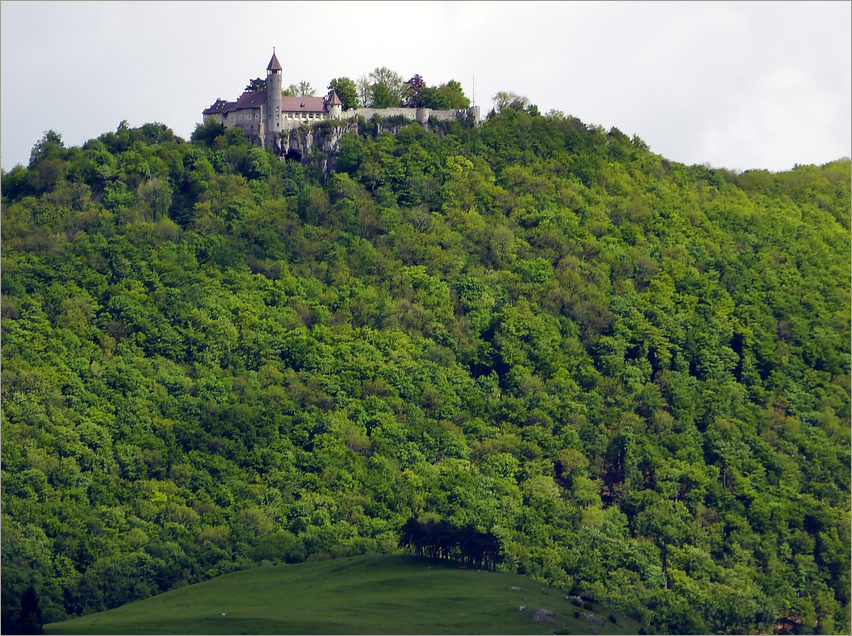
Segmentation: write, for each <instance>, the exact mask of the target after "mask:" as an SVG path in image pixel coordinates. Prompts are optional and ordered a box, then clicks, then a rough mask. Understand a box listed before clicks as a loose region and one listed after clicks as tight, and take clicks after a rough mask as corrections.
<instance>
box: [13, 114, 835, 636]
mask: <svg viewBox="0 0 852 636" xmlns="http://www.w3.org/2000/svg"><path fill="white" fill-rule="evenodd" d="M389 127H394V128H395V129H396V134H395V135H393V134H388V133H382V134H379V133H378V131H379V128H378V126H377V123H376V122H374V121H369V122H363V123H362V125H361V127H360V131H359V132H358V133H357V134H356V133H348V134H346V135H345V136H344V137H343V138H342V140H341V143H340V152H339V154H338V155H337V156H336V157H332V158H331V160H332V161H333V163H334V165H335V169H334V170H332V171H331V172H330V173H325V172H323V171H321V170H320V169H319V167H318V166H320V165H326V163H327V161H326V160H328V159H329V158H328V157H325V156H323V155H322V153H321V152H319V151H315V153H314V155H313V156H311V157H309V158H307V159H306V162H305V163H304V164H301V163H295V162H291V161H286V162H282V161H277V160H276V159H275V158H274V157H272V155H271V154H269V153H268V152H267V151H264V150H262V149H260V148H255V147H252V146H251V145H249V144H248V143H247V141H246V140H245V138H244V137H243V136H242V133H240V131H238V130H234V129H231V130H228V131H222V130H221V129H217V128H216V127H215V126H202V127H199V128H198V129H197V130H196V133H195V134H194V135H193V139H192V140H191V141H190V142H184V141H183V140H181V139H179V138H177V137H175V135H174V134H173V133H172V132H171V131H170V130H169V129H168V128H166V127H165V126H163V125H160V124H149V125H145V126H142V127H141V128H130V127H128V126H127V125H126V124H122V125H121V126H119V128H118V130H117V131H116V132H110V133H106V134H104V135H102V136H101V137H99V138H98V139H94V140H91V141H89V142H88V143H86V144H85V145H84V146H83V147H74V148H66V147H65V146H64V144H63V143H62V140H61V138H60V137H59V135H57V134H56V133H52V132H51V133H47V134H46V135H45V137H44V139H42V141H41V142H40V143H39V144H37V145H36V147H35V148H34V149H33V153H32V159H31V162H30V165H29V166H28V167H26V168H25V167H21V166H18V167H15V168H14V169H13V170H11V171H10V172H8V173H4V174H3V175H2V177H3V179H2V197H3V198H2V207H3V210H2V248H3V250H2V294H3V296H2V441H3V444H2V502H3V506H2V603H3V610H2V611H3V623H4V632H5V631H6V626H8V625H12V624H15V622H16V621H17V620H19V614H20V608H21V601H22V598H23V597H24V593H25V591H26V590H27V589H28V588H29V587H32V588H33V589H34V590H35V592H36V593H37V595H38V601H39V604H40V607H41V611H42V614H43V619H44V621H45V622H50V621H56V620H61V619H63V618H65V617H68V616H71V615H75V614H79V613H83V612H93V611H99V610H104V609H107V608H113V607H117V606H119V605H121V604H124V603H127V602H130V601H133V600H136V599H141V598H145V597H147V596H150V595H152V594H156V593H159V592H162V591H165V590H169V589H172V588H174V587H177V586H181V585H185V584H188V583H192V582H196V581H201V580H205V579H208V578H210V577H213V576H216V575H219V574H222V573H226V572H231V571H234V570H237V569H242V568H247V567H251V566H253V565H258V564H269V563H285V562H287V563H292V562H298V561H302V560H305V559H326V558H332V557H340V556H346V555H353V554H362V553H366V552H387V551H393V550H396V549H398V546H399V542H400V539H401V534H400V533H401V531H402V530H403V528H404V526H405V524H406V522H407V521H409V519H412V518H413V519H414V520H415V521H412V522H411V523H412V524H414V523H420V524H428V523H430V522H431V523H433V524H442V523H445V524H451V525H452V526H453V527H456V528H465V529H467V531H469V532H470V533H472V534H473V536H483V537H488V538H489V540H490V539H493V540H494V541H495V542H496V545H491V544H489V546H488V548H487V550H486V552H488V554H490V555H491V556H490V557H489V558H491V559H493V560H494V561H497V560H499V561H501V565H500V567H503V568H508V569H511V570H514V571H517V572H521V573H526V574H528V575H529V576H532V577H533V578H535V579H537V580H540V581H546V582H548V583H550V584H553V585H556V586H559V587H562V588H563V589H564V590H566V593H571V594H582V595H583V596H585V597H589V598H593V599H595V600H596V601H598V602H601V603H605V604H607V605H608V606H610V607H612V608H614V609H616V610H618V611H620V612H623V613H625V614H628V615H630V616H633V617H635V618H637V619H638V620H641V621H643V624H644V625H645V626H646V628H647V629H649V630H655V631H662V632H670V633H705V632H754V631H767V632H769V631H773V630H775V631H778V632H785V631H786V632H797V631H798V632H805V633H849V630H850V623H849V608H850V605H849V602H850V598H849V596H850V512H849V511H850V428H849V425H850V398H849V391H850V355H849V342H850V282H849V281H850V259H849V253H850V162H849V160H848V159H846V160H840V161H837V162H833V163H830V164H827V165H825V166H820V167H817V166H801V167H797V168H796V169H794V170H791V171H789V172H785V173H778V174H773V173H769V172H765V171H750V172H744V173H742V174H736V173H733V172H730V171H726V170H714V169H711V168H706V167H701V166H691V167H689V166H684V165H680V164H677V163H674V162H670V161H667V160H665V159H664V158H662V157H660V156H658V155H655V154H653V153H652V152H650V150H649V149H648V147H647V146H646V145H645V144H644V143H643V142H642V141H641V140H640V139H638V138H636V137H634V138H632V139H631V138H629V137H627V136H625V135H624V134H622V133H621V132H619V131H618V130H617V129H612V130H610V131H608V132H607V131H605V130H603V129H601V128H599V127H593V126H587V125H584V124H583V123H582V122H580V121H578V120H577V119H575V118H572V117H565V116H562V115H561V114H559V113H551V114H549V115H547V116H536V113H529V112H521V111H518V110H516V109H513V108H507V109H505V110H504V111H503V112H501V113H500V114H498V115H496V116H493V117H491V118H490V119H489V120H488V121H486V122H484V124H483V125H482V126H480V127H476V128H474V127H470V126H467V125H464V124H462V123H450V124H447V125H445V126H444V127H443V128H442V129H440V130H438V129H435V130H433V131H432V132H427V131H425V130H424V129H423V128H422V127H421V126H420V125H419V124H410V125H407V126H403V125H402V124H399V123H394V122H385V123H384V125H383V126H382V129H384V130H387V129H388V128H389ZM412 527H414V526H411V525H410V526H409V529H411V528H412ZM418 527H420V526H418ZM422 527H426V526H422ZM433 527H436V526H433ZM476 533H480V534H476ZM403 534H404V533H403ZM403 538H404V537H403ZM498 553H499V554H498Z"/></svg>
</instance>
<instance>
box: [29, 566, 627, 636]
mask: <svg viewBox="0 0 852 636" xmlns="http://www.w3.org/2000/svg"><path fill="white" fill-rule="evenodd" d="M513 588H519V589H513ZM522 606H525V608H524V609H523V610H520V609H519V608H520V607H522ZM542 610H547V611H548V612H552V615H548V614H547V612H545V611H542ZM587 615H589V616H588V617H587ZM613 619H615V621H613ZM639 628H640V625H639V624H638V623H637V622H635V621H632V620H629V619H627V618H624V617H621V616H616V615H614V614H612V615H611V614H610V612H608V611H606V610H605V609H603V608H601V607H599V606H597V605H591V604H589V603H586V607H585V608H580V607H578V606H577V605H575V604H573V603H572V602H571V601H570V600H568V599H566V598H565V596H564V594H563V593H562V592H560V590H558V589H555V588H551V587H547V586H545V585H542V584H540V583H536V582H535V581H532V580H530V579H528V578H526V577H524V576H521V575H517V574H509V573H505V572H489V571H485V570H483V571H477V570H475V569H461V568H459V567H458V566H453V565H449V564H445V563H440V564H436V563H433V562H431V561H426V560H422V559H415V558H412V557H408V556H404V555H380V556H378V555H367V556H359V557H351V558H346V559H338V560H334V561H315V562H308V563H301V564H298V565H282V566H275V567H258V568H253V569H251V570H244V571H241V572H235V573H232V574H227V575H224V576H220V577H218V578H215V579H213V580H210V581H206V582H204V583H199V584H197V585H190V586H187V587H184V588H180V589H177V590H172V591H170V592H166V593H164V594H160V595H158V596H154V597H151V598H148V599H145V600H143V601H137V602H135V603H130V604H128V605H125V606H123V607H119V608H116V609H113V610H110V611H107V612H101V613H98V614H90V615H87V616H82V617H79V618H75V619H73V620H70V621H65V622H62V623H53V624H50V625H46V626H45V634H553V633H564V634H592V633H595V631H594V630H597V633H600V634H630V633H633V634H635V633H637V631H638V630H639Z"/></svg>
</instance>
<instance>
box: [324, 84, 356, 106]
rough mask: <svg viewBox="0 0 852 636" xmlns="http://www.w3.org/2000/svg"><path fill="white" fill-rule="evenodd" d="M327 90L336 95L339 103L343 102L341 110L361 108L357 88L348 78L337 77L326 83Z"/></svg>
mask: <svg viewBox="0 0 852 636" xmlns="http://www.w3.org/2000/svg"><path fill="white" fill-rule="evenodd" d="M328 90H330V91H334V92H335V93H337V96H338V97H339V98H340V101H341V102H343V110H349V109H351V108H361V102H360V101H359V100H358V86H357V85H356V84H355V82H354V80H351V79H349V78H348V77H337V78H335V79H333V80H331V81H330V82H329V83H328Z"/></svg>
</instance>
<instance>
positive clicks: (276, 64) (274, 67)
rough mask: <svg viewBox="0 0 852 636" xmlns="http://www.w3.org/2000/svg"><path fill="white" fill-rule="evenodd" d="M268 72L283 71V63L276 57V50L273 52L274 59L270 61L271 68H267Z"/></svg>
mask: <svg viewBox="0 0 852 636" xmlns="http://www.w3.org/2000/svg"><path fill="white" fill-rule="evenodd" d="M266 70H267V71H281V70H283V69H282V68H281V62H279V61H278V58H277V57H276V56H275V50H274V49H273V51H272V59H271V60H269V66H267V67H266Z"/></svg>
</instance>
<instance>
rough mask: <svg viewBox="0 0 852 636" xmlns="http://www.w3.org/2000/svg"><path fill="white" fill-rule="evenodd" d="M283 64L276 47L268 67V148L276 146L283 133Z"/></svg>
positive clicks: (273, 49)
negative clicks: (275, 143)
mask: <svg viewBox="0 0 852 636" xmlns="http://www.w3.org/2000/svg"><path fill="white" fill-rule="evenodd" d="M282 70H283V69H282V68H281V63H280V62H279V61H278V57H277V56H276V55H275V47H273V48H272V59H271V60H269V66H267V67H266V109H265V110H266V118H265V119H266V137H267V143H266V144H264V145H266V146H269V145H274V140H275V139H277V138H278V134H279V133H280V132H281V130H282V128H281V125H282V121H281V91H282V89H283V86H282V81H283V78H282V75H281V71H282Z"/></svg>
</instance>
